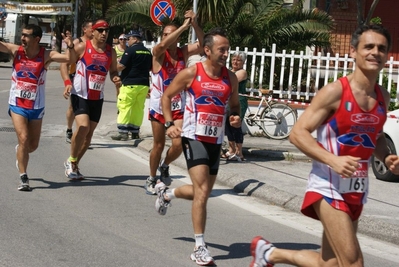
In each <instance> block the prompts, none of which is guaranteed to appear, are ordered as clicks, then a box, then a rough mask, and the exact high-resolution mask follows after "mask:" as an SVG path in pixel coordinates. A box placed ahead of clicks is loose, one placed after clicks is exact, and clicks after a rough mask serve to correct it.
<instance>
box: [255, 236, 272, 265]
mask: <svg viewBox="0 0 399 267" xmlns="http://www.w3.org/2000/svg"><path fill="white" fill-rule="evenodd" d="M272 248H274V246H273V244H272V243H270V242H269V241H267V240H265V239H263V238H262V237H261V236H256V237H254V238H253V239H252V242H251V255H252V256H253V257H254V258H253V260H252V262H251V265H249V267H273V266H274V264H272V263H270V262H268V261H267V260H266V253H267V252H268V251H269V250H270V249H272Z"/></svg>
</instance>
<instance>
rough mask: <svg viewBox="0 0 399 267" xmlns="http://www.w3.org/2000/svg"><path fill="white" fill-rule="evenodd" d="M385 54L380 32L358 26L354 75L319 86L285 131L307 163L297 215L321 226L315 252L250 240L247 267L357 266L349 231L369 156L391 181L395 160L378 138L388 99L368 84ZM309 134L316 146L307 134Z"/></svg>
mask: <svg viewBox="0 0 399 267" xmlns="http://www.w3.org/2000/svg"><path fill="white" fill-rule="evenodd" d="M390 47H391V36H390V34H389V32H388V31H387V30H386V29H385V28H383V27H382V26H380V25H362V26H360V27H359V28H358V29H357V30H356V31H355V32H354V34H353V35H352V41H351V57H352V58H353V59H354V60H355V62H356V68H355V70H354V72H353V73H351V74H350V75H348V76H346V77H343V78H340V79H339V80H337V81H335V82H333V83H330V84H328V85H326V86H325V87H323V88H322V89H321V90H320V91H319V92H318V93H317V95H316V96H315V97H314V98H313V100H312V104H311V105H310V106H309V107H308V108H306V111H305V112H304V113H303V114H302V115H301V117H300V119H299V120H298V122H297V123H296V124H295V126H294V128H293V130H292V132H291V135H290V141H291V142H292V143H293V144H294V145H295V146H297V147H298V148H299V149H300V150H301V151H302V152H304V153H305V154H306V155H307V156H309V157H311V158H313V160H314V161H313V167H312V170H311V172H310V175H309V180H308V188H307V190H306V194H305V197H304V201H303V204H302V209H301V211H302V213H303V214H305V215H306V216H309V217H311V218H314V219H317V220H320V221H321V222H322V224H323V228H324V232H323V236H322V244H321V250H320V252H317V251H309V250H300V251H295V250H287V249H280V248H276V247H275V246H274V245H273V244H271V243H270V242H268V241H266V240H265V239H263V238H262V237H260V236H258V237H255V238H254V239H253V240H252V244H251V254H252V256H253V257H254V259H253V261H252V263H251V265H250V266H251V267H254V266H256V267H259V266H273V264H276V263H286V264H292V265H295V266H315V267H317V266H342V267H344V266H345V267H346V266H351V267H354V266H356V267H362V266H364V260H363V255H362V251H361V249H360V245H359V241H358V239H357V236H356V231H357V228H358V219H359V217H360V215H361V212H362V209H363V205H364V204H365V203H366V200H367V194H368V185H369V176H368V170H369V158H370V156H371V154H373V153H374V155H375V156H376V157H377V158H379V159H380V160H381V161H382V162H384V164H385V165H386V166H387V168H388V169H389V170H390V171H392V172H393V173H395V174H399V158H398V156H396V155H391V154H390V152H389V150H388V148H387V144H386V140H385V136H384V134H382V128H383V125H384V123H385V120H386V117H387V115H386V113H387V107H388V105H389V101H390V96H389V93H388V91H387V90H386V89H384V88H382V87H381V86H379V85H378V84H376V81H377V79H378V75H379V74H380V71H381V70H382V68H383V67H384V65H385V63H386V61H387V58H388V52H389V49H390ZM315 130H317V140H315V139H314V138H313V137H312V135H311V133H312V132H313V131H315Z"/></svg>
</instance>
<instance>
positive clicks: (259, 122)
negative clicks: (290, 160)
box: [240, 89, 298, 140]
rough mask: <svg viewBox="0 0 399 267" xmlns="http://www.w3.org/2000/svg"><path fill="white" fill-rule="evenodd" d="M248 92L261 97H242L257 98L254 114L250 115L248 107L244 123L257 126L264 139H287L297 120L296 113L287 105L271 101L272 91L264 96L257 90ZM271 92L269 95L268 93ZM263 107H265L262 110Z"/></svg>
mask: <svg viewBox="0 0 399 267" xmlns="http://www.w3.org/2000/svg"><path fill="white" fill-rule="evenodd" d="M247 91H248V92H259V93H260V94H261V95H262V96H261V97H260V96H251V95H243V94H240V96H245V97H248V98H259V99H260V101H259V105H258V107H257V109H256V113H251V111H250V109H249V107H248V111H249V113H248V112H247V113H246V114H245V116H244V119H245V121H246V122H247V124H248V125H249V126H255V125H256V126H259V129H261V130H262V131H263V133H264V134H265V135H266V137H269V138H271V139H275V140H281V139H285V138H287V137H288V136H289V135H290V133H291V131H292V128H293V127H294V124H295V123H296V121H297V120H298V112H297V110H296V109H293V108H291V107H290V106H289V105H288V104H285V103H279V102H277V101H274V100H273V99H272V91H269V93H268V94H266V95H264V94H262V93H261V92H260V90H258V89H247ZM270 92H271V93H270ZM263 105H265V107H264V108H262V107H263Z"/></svg>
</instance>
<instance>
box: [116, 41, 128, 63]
mask: <svg viewBox="0 0 399 267" xmlns="http://www.w3.org/2000/svg"><path fill="white" fill-rule="evenodd" d="M114 49H115V52H116V61H117V62H118V63H119V61H120V60H121V57H122V56H123V54H124V53H125V50H123V51H121V50H119V48H118V45H115V47H114Z"/></svg>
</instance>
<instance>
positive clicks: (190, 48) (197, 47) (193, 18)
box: [184, 10, 204, 58]
mask: <svg viewBox="0 0 399 267" xmlns="http://www.w3.org/2000/svg"><path fill="white" fill-rule="evenodd" d="M184 17H185V18H190V23H191V26H192V27H193V29H194V31H195V35H196V36H197V39H198V43H197V42H195V43H193V44H189V45H187V58H188V57H189V56H192V55H196V54H201V53H202V51H203V41H204V31H203V30H202V29H201V28H200V26H198V24H197V15H196V14H195V13H194V12H193V11H192V10H188V11H186V13H185V14H184Z"/></svg>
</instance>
